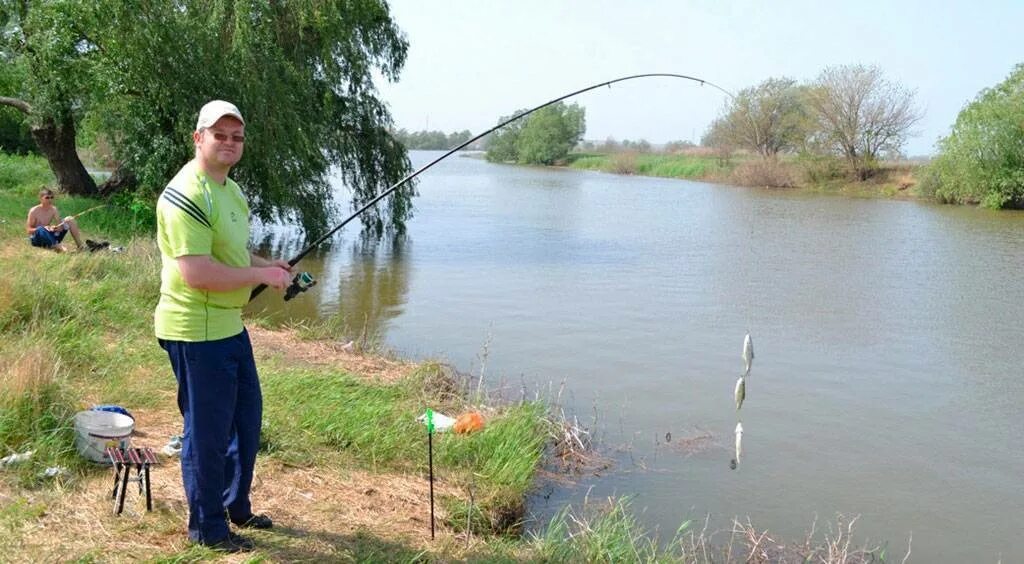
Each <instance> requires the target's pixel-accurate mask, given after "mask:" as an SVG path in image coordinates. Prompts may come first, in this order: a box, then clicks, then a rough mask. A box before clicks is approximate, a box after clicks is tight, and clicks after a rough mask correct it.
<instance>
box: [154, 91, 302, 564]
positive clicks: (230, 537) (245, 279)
mask: <svg viewBox="0 0 1024 564" xmlns="http://www.w3.org/2000/svg"><path fill="white" fill-rule="evenodd" d="M192 141H193V143H194V145H195V157H194V158H193V159H192V160H191V161H189V162H188V164H186V165H185V166H184V167H182V169H181V170H180V171H179V172H178V174H177V175H175V177H174V178H173V179H172V180H171V181H170V182H169V183H168V185H167V187H166V188H165V189H164V191H163V193H162V194H161V195H160V198H159V200H158V202H157V209H156V211H157V243H158V246H159V247H160V255H161V262H162V269H161V273H160V301H159V303H158V304H157V306H156V312H155V315H154V323H155V328H156V336H157V339H158V340H159V342H160V346H161V347H162V348H163V349H164V350H165V351H167V355H168V357H169V358H170V361H171V368H172V369H173V370H174V375H175V377H176V378H177V380H178V408H179V410H180V411H181V414H182V417H183V418H184V425H185V432H184V437H183V440H182V443H183V445H182V451H181V475H182V481H183V483H184V487H185V496H186V498H187V499H188V508H189V519H188V536H189V538H190V539H191V540H192V541H193V542H195V543H198V544H201V545H204V546H209V547H212V548H215V549H218V550H223V551H226V552H239V551H244V550H251V549H252V548H253V544H252V541H251V540H249V539H248V538H246V537H244V536H241V535H238V534H236V533H234V532H231V531H230V529H229V526H228V521H229V520H230V521H231V522H232V523H234V524H235V526H237V527H240V528H256V529H266V528H270V527H271V526H273V522H272V521H271V520H270V518H269V517H267V516H265V515H260V514H256V513H253V511H252V506H251V504H250V500H249V490H250V487H251V485H252V479H253V469H254V466H255V463H256V451H257V449H258V448H259V442H260V426H261V421H262V417H263V397H262V393H261V391H260V384H259V379H258V376H257V373H256V363H255V360H254V359H253V353H252V345H251V344H250V342H249V334H248V332H247V331H246V330H245V327H244V326H243V325H242V307H243V306H244V305H245V304H246V303H247V302H248V301H249V292H250V290H251V289H252V287H253V286H256V285H259V284H266V285H268V286H271V287H274V288H278V289H283V288H284V287H286V286H287V285H288V283H289V282H290V278H291V276H290V274H289V270H290V269H291V267H290V266H289V265H288V263H287V262H285V261H281V260H274V261H271V260H267V259H263V258H260V257H257V256H256V255H253V254H252V253H250V251H249V248H248V243H249V206H248V203H247V202H246V199H245V196H244V195H243V194H242V191H241V190H240V189H239V187H238V184H236V183H235V182H234V181H233V180H231V179H230V178H228V173H229V172H230V170H231V168H232V167H233V166H234V165H235V164H237V163H238V161H239V160H240V159H241V158H242V150H243V148H244V144H245V120H244V119H243V118H242V114H241V112H239V110H238V108H237V107H235V106H234V105H233V104H231V103H228V102H225V101H222V100H214V101H212V102H209V103H207V104H206V105H205V106H203V108H202V109H201V110H200V112H199V119H198V121H197V122H196V130H195V132H193V134H192Z"/></svg>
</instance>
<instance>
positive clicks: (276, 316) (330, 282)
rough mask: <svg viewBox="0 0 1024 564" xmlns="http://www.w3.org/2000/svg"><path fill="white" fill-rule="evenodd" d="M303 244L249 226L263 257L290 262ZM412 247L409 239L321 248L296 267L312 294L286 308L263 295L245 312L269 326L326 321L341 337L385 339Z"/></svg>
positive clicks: (403, 294)
mask: <svg viewBox="0 0 1024 564" xmlns="http://www.w3.org/2000/svg"><path fill="white" fill-rule="evenodd" d="M304 244H305V241H304V239H303V237H302V236H300V235H299V234H297V233H295V232H294V231H292V230H286V229H283V228H280V227H273V226H255V225H254V226H253V247H254V248H255V249H256V252H257V253H258V254H261V255H262V256H267V257H274V258H291V257H293V256H295V255H296V254H298V253H299V252H300V251H301V250H302V248H303V245H304ZM411 247H412V240H411V238H410V237H409V236H408V235H386V236H384V237H382V238H374V237H369V236H366V235H359V236H357V237H356V238H355V239H346V238H339V240H338V241H332V242H325V243H324V244H323V245H321V247H320V248H318V249H316V250H314V251H313V252H311V253H310V254H309V255H307V256H306V257H305V258H303V259H302V261H301V262H300V263H299V264H298V265H297V266H296V269H297V271H302V270H305V271H307V272H309V273H310V274H312V275H313V277H314V278H316V279H317V285H316V286H315V287H314V288H313V289H311V290H310V291H309V292H307V293H305V294H302V295H300V296H299V297H297V298H296V299H294V300H291V301H289V302H284V301H283V300H282V299H281V296H280V294H275V293H273V292H264V293H263V294H261V295H260V296H259V297H258V298H256V300H255V301H254V302H253V303H252V304H251V305H250V306H249V308H248V309H249V310H250V311H253V312H258V313H259V314H261V315H265V316H267V317H269V318H270V319H271V320H273V321H305V320H310V319H320V320H329V321H330V323H331V324H332V325H333V324H337V326H338V327H339V328H341V329H342V330H341V331H340V333H342V334H344V335H347V336H350V337H351V338H356V337H363V338H368V339H370V340H373V339H375V338H377V337H379V336H381V335H383V334H385V332H386V331H387V329H388V324H389V322H390V321H391V320H392V319H394V318H395V317H397V316H398V315H400V314H401V313H402V310H403V306H404V305H405V303H406V301H407V299H408V293H409V276H410V271H411V268H410V264H409V258H410V252H411Z"/></svg>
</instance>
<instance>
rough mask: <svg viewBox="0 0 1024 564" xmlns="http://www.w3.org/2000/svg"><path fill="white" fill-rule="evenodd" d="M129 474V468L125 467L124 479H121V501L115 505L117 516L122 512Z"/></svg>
mask: <svg viewBox="0 0 1024 564" xmlns="http://www.w3.org/2000/svg"><path fill="white" fill-rule="evenodd" d="M130 472H131V467H130V466H128V465H125V468H124V477H122V478H121V499H119V500H118V503H117V514H118V515H120V514H121V512H122V511H124V496H125V494H126V493H128V474H129V473H130Z"/></svg>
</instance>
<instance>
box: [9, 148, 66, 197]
mask: <svg viewBox="0 0 1024 564" xmlns="http://www.w3.org/2000/svg"><path fill="white" fill-rule="evenodd" d="M53 182H54V176H53V173H52V172H50V167H49V166H48V165H47V164H46V159H44V158H42V157H37V156H17V155H8V154H5V153H0V187H3V189H4V191H6V192H9V193H12V194H15V195H18V196H35V195H36V194H38V193H39V188H40V187H42V186H50V185H52V184H53Z"/></svg>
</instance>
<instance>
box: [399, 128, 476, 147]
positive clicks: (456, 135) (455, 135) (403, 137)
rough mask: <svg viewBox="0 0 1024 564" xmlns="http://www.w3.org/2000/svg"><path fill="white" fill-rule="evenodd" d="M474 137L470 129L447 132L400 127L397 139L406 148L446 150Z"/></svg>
mask: <svg viewBox="0 0 1024 564" xmlns="http://www.w3.org/2000/svg"><path fill="white" fill-rule="evenodd" d="M472 138H473V134H472V133H470V132H469V130H468V129H466V130H463V131H453V132H451V133H449V134H447V135H446V134H445V133H444V132H443V131H413V132H411V133H410V132H408V131H406V130H404V129H399V130H398V131H396V132H395V139H397V140H398V142H399V143H401V144H402V146H404V147H405V148H406V149H409V150H412V151H416V150H421V151H446V150H448V149H452V148H454V147H457V146H459V145H461V144H463V143H465V142H466V141H469V140H470V139H472Z"/></svg>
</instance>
